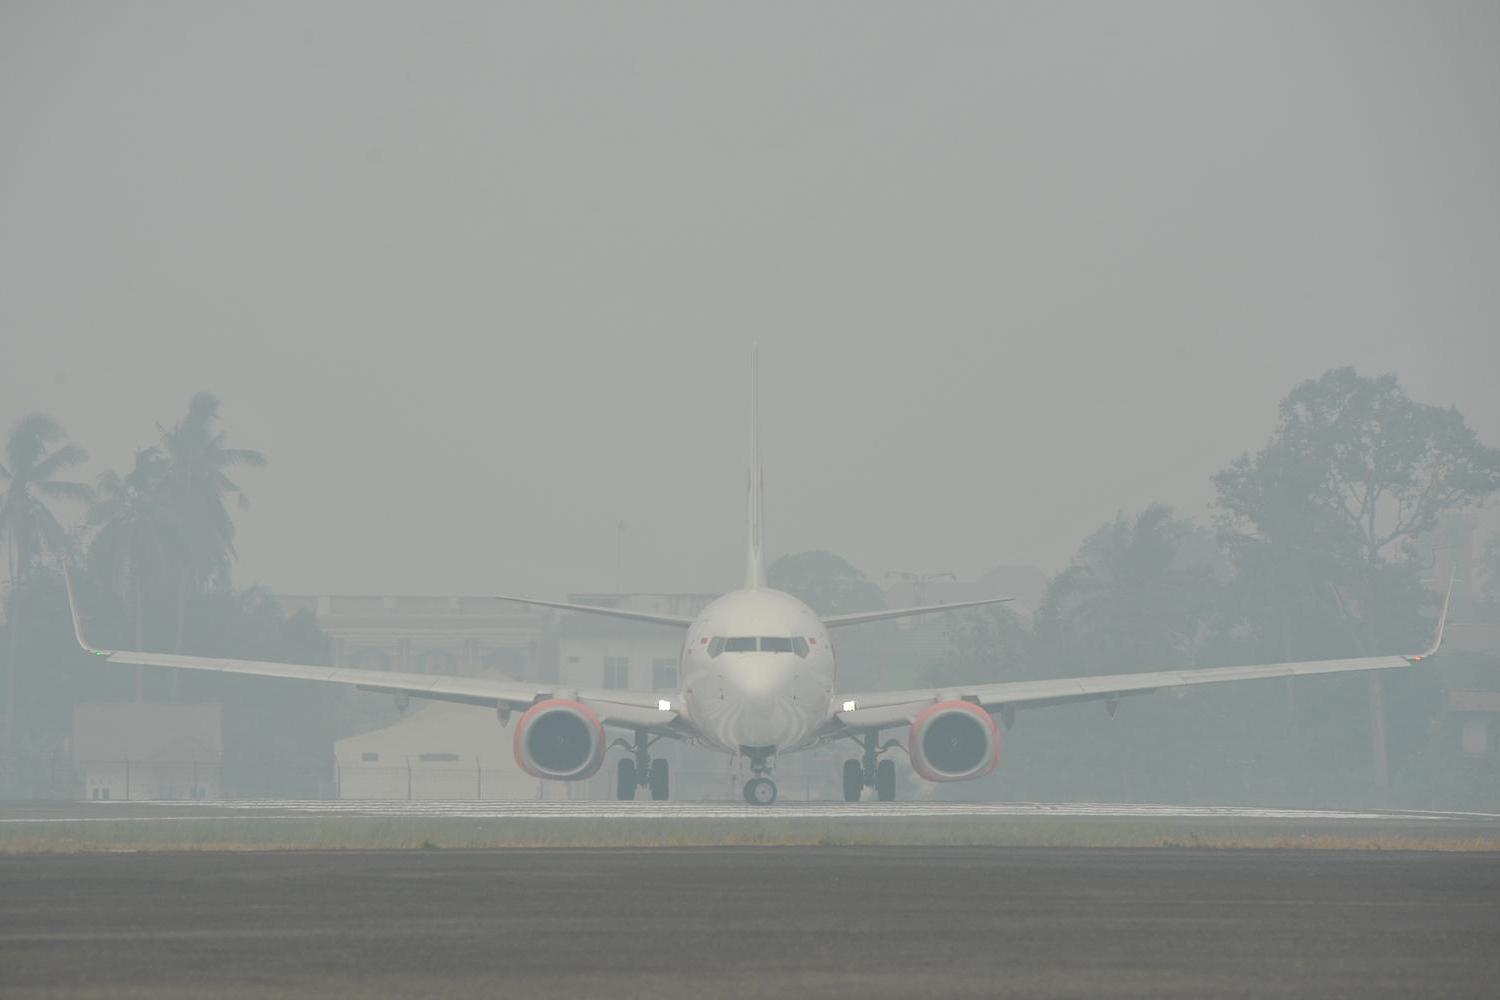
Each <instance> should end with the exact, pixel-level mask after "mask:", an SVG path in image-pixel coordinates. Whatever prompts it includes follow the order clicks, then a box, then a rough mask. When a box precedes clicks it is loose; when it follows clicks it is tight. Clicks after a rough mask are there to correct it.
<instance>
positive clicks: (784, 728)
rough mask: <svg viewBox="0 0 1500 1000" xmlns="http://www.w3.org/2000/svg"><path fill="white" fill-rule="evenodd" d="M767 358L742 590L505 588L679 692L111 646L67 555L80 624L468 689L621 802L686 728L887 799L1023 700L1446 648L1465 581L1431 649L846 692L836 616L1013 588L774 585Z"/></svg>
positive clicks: (974, 740) (417, 692) (956, 754)
mask: <svg viewBox="0 0 1500 1000" xmlns="http://www.w3.org/2000/svg"><path fill="white" fill-rule="evenodd" d="M757 371H758V365H757V363H756V360H755V355H754V353H752V359H751V376H750V390H751V391H750V397H751V405H750V475H749V500H748V513H747V521H748V551H747V555H746V571H745V582H744V586H743V587H741V588H740V589H738V590H735V591H731V592H730V593H727V594H724V595H723V596H721V597H719V598H718V599H716V600H714V601H713V602H712V603H710V604H709V605H708V606H707V607H705V608H704V609H703V610H702V611H701V612H699V613H698V614H697V615H696V616H694V617H691V618H688V617H680V616H674V615H665V614H656V613H654V612H649V611H637V610H632V609H628V608H617V607H599V606H596V605H588V604H570V603H565V602H558V601H542V600H535V599H532V598H524V597H507V598H505V599H506V600H509V601H515V602H517V603H520V604H527V605H532V606H536V607H543V608H551V609H556V610H563V611H569V612H576V613H581V614H592V615H605V616H609V617H613V618H621V619H625V620H628V621H634V622H645V623H649V624H654V625H660V626H664V627H667V628H672V629H679V630H681V631H682V632H683V643H682V652H681V654H680V660H679V662H680V669H679V671H678V677H679V680H680V689H679V690H678V691H677V693H676V694H675V695H672V696H670V697H664V696H663V695H662V694H661V693H658V692H651V693H646V692H632V691H622V690H614V689H589V688H569V687H563V686H560V685H557V684H548V683H543V682H529V681H510V680H495V679H490V678H485V677H457V676H450V675H433V674H413V673H403V672H396V671H384V670H364V669H354V668H347V667H325V666H311V665H297V664H287V663H267V662H259V661H249V660H228V659H214V658H208V657H200V656H183V655H178V654H168V653H148V652H140V651H131V650H115V649H98V648H95V647H94V646H92V645H90V644H89V642H88V641H87V639H85V637H84V629H83V622H82V616H81V615H80V613H79V610H78V602H77V599H76V596H75V594H74V591H73V583H72V579H71V576H70V575H69V574H68V573H67V571H66V567H65V568H64V576H65V577H66V579H67V589H68V601H69V605H70V608H71V611H72V616H73V628H74V634H75V636H76V638H77V640H78V644H79V645H80V646H81V647H83V649H84V650H85V651H87V652H89V653H91V654H93V655H94V656H97V657H100V658H102V659H104V660H107V661H109V662H110V663H119V664H127V665H133V666H152V667H169V668H174V669H178V670H202V671H210V672H220V673H231V674H253V675H257V676H261V677H282V678H292V679H297V680H307V681H317V682H320V683H327V684H344V685H348V686H352V687H355V688H358V689H360V690H364V691H375V692H383V693H388V694H392V695H395V696H396V698H397V700H398V703H401V704H403V705H404V704H405V703H406V701H407V700H408V699H411V698H421V699H428V700H435V701H447V702H458V703H461V704H466V705H475V706H480V707H484V708H488V709H491V710H493V711H494V712H495V713H496V715H497V717H498V719H499V722H500V724H501V725H502V726H505V725H508V724H509V723H510V720H511V717H512V716H513V715H514V714H515V713H518V712H519V713H520V718H519V720H518V721H517V722H516V725H515V729H514V732H513V735H512V749H513V752H514V754H515V759H516V762H517V764H518V765H519V766H520V767H521V768H522V769H523V770H524V771H526V772H527V773H528V774H530V775H532V776H534V777H536V778H541V779H549V780H554V781H585V780H588V779H590V778H592V777H593V776H594V775H595V774H597V773H598V771H599V769H600V768H601V767H602V766H603V763H604V758H605V755H606V753H607V752H608V751H609V750H610V749H613V748H615V747H622V748H623V749H625V750H626V756H623V757H622V758H621V759H620V760H619V763H618V769H617V779H618V780H617V786H616V792H617V795H618V797H619V798H620V799H634V798H635V796H636V794H637V792H638V791H639V790H642V789H644V790H647V791H648V792H649V794H650V796H651V798H652V799H655V800H664V799H667V798H668V797H669V793H670V775H669V770H668V762H667V761H666V760H664V759H662V758H660V757H654V758H653V756H652V754H651V748H652V746H653V745H654V744H655V743H656V742H657V741H658V740H661V739H675V740H686V741H689V742H692V743H696V744H699V745H702V746H707V747H710V748H712V749H714V750H718V751H722V752H724V753H727V754H730V755H739V756H742V757H743V758H744V759H746V760H747V761H748V762H749V765H750V772H751V777H750V778H749V780H747V781H746V782H745V785H744V789H743V792H744V798H745V801H746V802H748V803H750V804H751V805H754V806H768V805H771V804H772V803H774V802H775V801H776V796H777V790H776V783H775V778H774V772H775V765H776V760H777V758H778V757H779V756H780V755H781V754H786V753H793V752H796V751H799V750H807V749H810V748H812V747H816V746H820V745H823V744H827V743H830V742H833V741H838V740H849V741H851V742H853V743H854V744H856V745H857V746H858V748H859V753H858V756H855V757H850V758H848V759H847V760H845V761H844V765H843V774H842V777H843V795H844V799H845V800H846V801H849V802H855V801H858V800H860V799H861V798H862V797H863V796H864V794H865V792H866V790H867V789H873V791H874V797H875V798H876V799H878V800H879V801H883V802H888V801H892V800H894V799H895V797H896V765H895V760H894V759H893V758H892V757H891V756H890V751H891V750H893V749H902V750H904V751H905V752H906V755H907V757H908V759H909V761H910V763H911V767H912V769H913V770H914V771H915V772H916V773H917V774H918V775H920V776H921V777H922V778H925V779H926V780H928V781H932V782H949V781H969V780H973V779H975V778H982V777H984V776H985V775H988V774H989V773H991V772H992V771H994V770H995V768H996V766H997V765H998V764H999V760H1000V732H1001V725H1002V724H1003V726H1004V727H1005V728H1006V729H1009V728H1010V726H1011V725H1013V724H1014V721H1015V713H1016V712H1017V711H1018V710H1021V709H1035V708H1045V707H1049V706H1052V705H1063V704H1071V703H1075V702H1083V701H1103V702H1104V705H1105V709H1106V711H1107V712H1108V713H1109V715H1111V716H1113V715H1114V714H1115V710H1116V707H1117V706H1118V703H1119V699H1121V698H1122V697H1127V696H1132V695H1144V694H1150V693H1152V692H1154V691H1160V690H1166V689H1172V688H1178V687H1185V686H1191V685H1198V684H1219V683H1225V682H1230V681H1249V680H1263V679H1269V678H1274V677H1302V676H1308V675H1313V674H1334V673H1346V672H1353V671H1369V670H1389V669H1400V668H1404V667H1409V666H1412V665H1415V664H1418V663H1421V662H1423V661H1424V660H1426V659H1427V658H1428V657H1431V656H1433V655H1435V654H1436V653H1437V652H1438V649H1439V648H1440V647H1441V645H1442V641H1443V626H1444V624H1445V623H1446V621H1447V617H1448V600H1449V598H1451V596H1452V592H1453V587H1452V582H1451V580H1450V582H1449V586H1448V595H1447V596H1446V597H1445V598H1444V600H1443V607H1442V612H1441V613H1440V615H1439V618H1438V624H1437V631H1436V635H1435V638H1434V640H1433V643H1432V645H1431V647H1430V648H1428V649H1427V650H1425V651H1423V652H1421V653H1412V654H1407V655H1393V656H1367V657H1359V658H1355V659H1342V660H1315V661H1307V662H1296V663H1272V664H1258V665H1253V666H1239V667H1211V668H1203V669H1193V670H1164V671H1155V672H1149V673H1135V674H1105V675H1095V676H1084V677H1065V678H1056V679H1047V680H1028V681H1000V682H996V683H983V684H958V685H953V686H950V687H942V688H919V689H915V690H908V691H876V692H868V693H861V692H854V693H848V692H839V691H838V690H837V682H838V669H837V661H836V657H835V652H834V646H833V642H832V640H831V632H832V631H833V630H834V629H842V628H849V627H851V626H857V625H862V624H866V623H869V622H877V621H885V620H889V619H894V618H906V617H911V616H915V615H929V614H938V613H945V612H952V611H958V610H962V609H965V608H975V607H981V606H984V605H990V604H999V603H1003V602H1005V601H1007V600H1010V598H990V599H986V600H975V601H960V602H957V603H949V604H933V605H926V606H922V607H909V608H897V609H893V610H884V611H866V612H857V613H854V614H842V615H832V616H823V617H820V616H819V615H818V614H816V613H815V612H814V611H813V610H812V608H810V607H808V606H807V604H805V603H803V602H802V601H801V600H799V599H798V598H796V597H794V596H792V595H791V594H788V593H785V592H784V591H780V590H776V589H774V588H772V587H770V586H768V585H767V583H766V572H765V559H764V545H763V509H762V508H763V476H762V468H761V458H760V444H759V434H758V424H759V420H758V412H757V411H758V397H759V393H758V390H757V384H756V383H757ZM997 720H998V721H997ZM606 727H608V728H610V729H618V730H624V731H625V732H626V733H627V734H629V735H630V737H631V739H630V740H624V739H617V740H615V741H614V742H613V743H611V742H609V740H608V738H607V736H606V735H605V729H606ZM893 729H894V730H902V729H904V730H905V731H906V741H905V743H904V744H902V743H901V742H900V741H899V740H895V739H889V740H885V741H882V739H881V737H882V734H884V733H886V732H888V731H889V730H893Z"/></svg>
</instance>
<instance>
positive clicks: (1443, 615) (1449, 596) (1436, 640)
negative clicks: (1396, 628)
mask: <svg viewBox="0 0 1500 1000" xmlns="http://www.w3.org/2000/svg"><path fill="white" fill-rule="evenodd" d="M1457 575H1458V571H1457V569H1454V570H1451V571H1449V573H1448V590H1447V591H1446V592H1445V593H1444V594H1443V610H1442V611H1441V612H1440V613H1439V614H1438V623H1437V634H1436V635H1434V636H1433V637H1432V645H1431V646H1429V647H1428V648H1427V649H1425V650H1423V651H1422V652H1420V653H1416V654H1414V655H1412V656H1408V657H1406V658H1405V659H1406V661H1407V662H1408V663H1421V662H1422V661H1423V660H1425V659H1427V658H1428V657H1429V656H1436V655H1437V651H1438V650H1439V649H1441V648H1442V646H1443V626H1445V625H1447V624H1448V604H1449V603H1450V602H1451V601H1452V600H1453V581H1454V579H1455V578H1456V577H1457Z"/></svg>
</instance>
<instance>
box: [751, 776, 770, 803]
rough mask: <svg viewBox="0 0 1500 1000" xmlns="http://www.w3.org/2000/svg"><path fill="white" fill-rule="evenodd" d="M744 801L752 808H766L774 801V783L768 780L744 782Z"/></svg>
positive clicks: (760, 779) (753, 779)
mask: <svg viewBox="0 0 1500 1000" xmlns="http://www.w3.org/2000/svg"><path fill="white" fill-rule="evenodd" d="M745 801H746V802H748V803H750V804H751V805H752V806H768V805H770V804H771V803H773V802H775V801H776V782H774V781H772V780H771V779H770V778H751V779H750V780H749V781H747V782H745Z"/></svg>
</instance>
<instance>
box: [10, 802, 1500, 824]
mask: <svg viewBox="0 0 1500 1000" xmlns="http://www.w3.org/2000/svg"><path fill="white" fill-rule="evenodd" d="M132 807H149V808H150V809H152V814H151V815H147V816H131V815H128V811H129V810H130V809H131V808H132ZM341 816H342V817H351V818H352V817H384V818H392V819H394V818H407V819H442V818H456V819H518V820H521V819H525V820H532V819H573V820H579V819H613V818H621V819H638V820H639V819H648V820H655V819H660V820H695V819H696V820H704V819H710V820H748V821H756V820H771V819H779V820H787V819H899V818H903V817H904V818H925V819H983V818H1002V817H1051V818H1066V817H1079V818H1096V819H1103V818H1118V819H1210V818H1224V819H1256V820H1268V819H1269V820H1299V821H1301V820H1309V821H1316V820H1341V821H1352V820H1385V821H1392V820H1402V819H1411V820H1422V821H1432V820H1454V819H1464V820H1470V821H1473V820H1500V814H1495V813H1453V812H1423V811H1400V810H1392V811H1365V812H1358V811H1343V810H1331V809H1265V808H1252V807H1246V806H1188V805H1146V804H1122V803H1100V802H992V803H973V802H862V803H842V802H789V803H782V804H778V805H775V806H770V807H755V806H749V805H745V804H743V803H738V802H609V801H604V802H566V801H564V802H558V801H533V800H509V801H496V802H461V801H442V802H436V801H430V802H408V801H405V800H400V801H372V800H341V801H306V800H253V801H249V800H245V801H239V800H236V801H225V802H201V803H183V802H155V803H145V802H97V803H96V802H80V803H78V805H77V811H76V814H75V815H71V816H59V817H45V816H39V817H17V818H3V817H0V824H4V823H69V822H119V821H125V820H131V821H133V820H141V821H151V820H164V819H215V818H225V819H267V820H269V819H278V818H286V817H305V818H318V817H341Z"/></svg>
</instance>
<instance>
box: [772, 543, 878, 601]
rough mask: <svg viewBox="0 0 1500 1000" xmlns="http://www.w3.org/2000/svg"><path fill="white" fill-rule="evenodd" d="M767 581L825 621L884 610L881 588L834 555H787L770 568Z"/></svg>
mask: <svg viewBox="0 0 1500 1000" xmlns="http://www.w3.org/2000/svg"><path fill="white" fill-rule="evenodd" d="M766 579H767V582H769V583H770V585H771V586H772V587H775V588H776V589H777V590H784V591H786V592H787V593H788V594H791V595H792V596H794V597H797V598H799V599H800V600H802V601H803V602H804V603H805V604H806V605H807V606H808V607H810V608H812V609H813V610H814V611H816V612H817V613H818V614H820V615H823V616H825V617H827V616H829V615H843V614H850V613H853V612H855V611H879V610H880V609H881V608H884V607H885V595H884V594H883V593H881V591H880V588H879V587H878V586H876V585H875V584H873V583H871V582H870V581H869V580H866V579H865V576H864V574H863V573H861V572H860V571H859V570H857V569H855V568H854V566H853V565H852V564H851V563H850V562H849V561H848V560H847V559H844V558H842V557H840V556H836V555H834V554H833V553H832V552H822V551H817V552H796V553H792V554H790V555H784V556H782V557H781V558H780V559H777V560H776V561H775V562H773V563H772V564H771V566H770V568H769V569H768V570H767V571H766Z"/></svg>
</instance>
